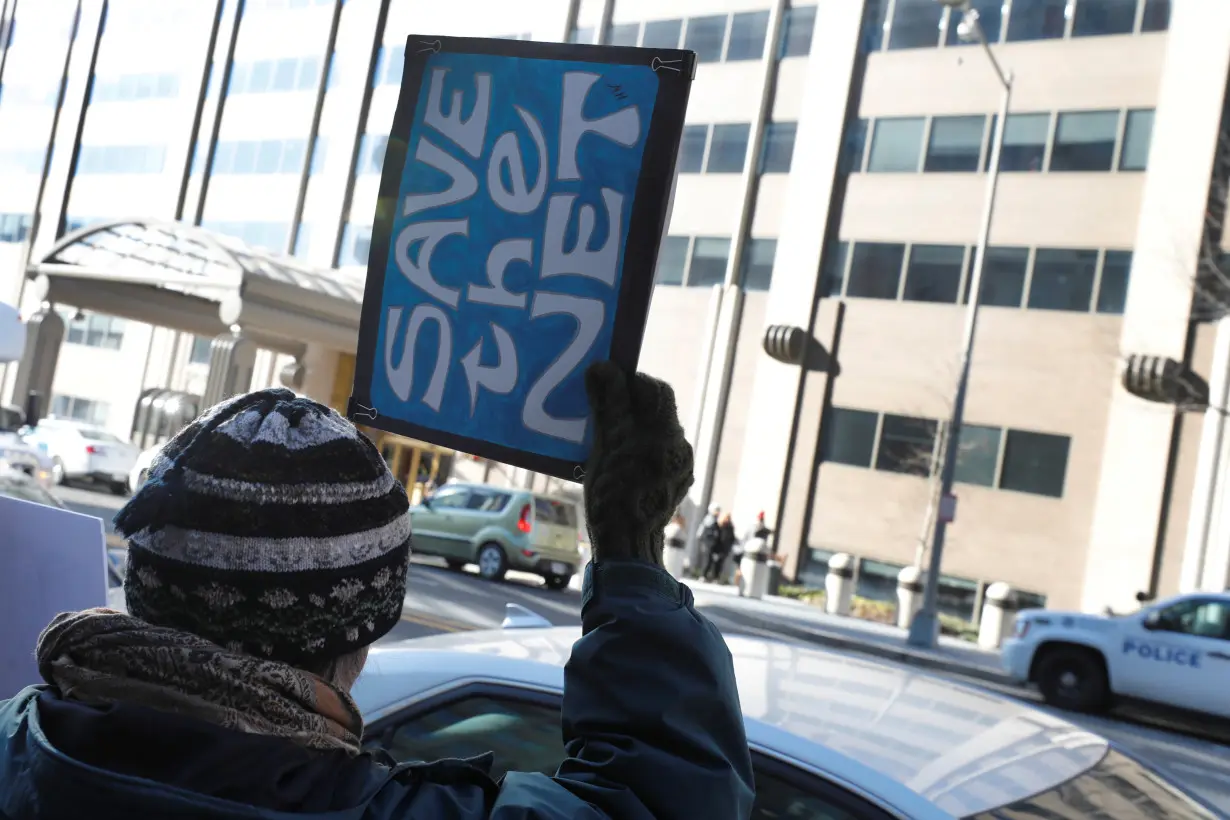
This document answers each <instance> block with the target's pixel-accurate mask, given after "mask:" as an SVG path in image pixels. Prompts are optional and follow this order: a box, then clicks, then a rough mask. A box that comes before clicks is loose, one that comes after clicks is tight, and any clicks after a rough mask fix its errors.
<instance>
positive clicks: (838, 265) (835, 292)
mask: <svg viewBox="0 0 1230 820" xmlns="http://www.w3.org/2000/svg"><path fill="white" fill-rule="evenodd" d="M849 255H850V243H849V242H829V243H827V244H826V245H825V246H824V258H823V260H822V261H821V263H820V288H821V295H822V296H841V291H842V289H843V287H844V286H845V283H846V258H847V257H848V256H849Z"/></svg>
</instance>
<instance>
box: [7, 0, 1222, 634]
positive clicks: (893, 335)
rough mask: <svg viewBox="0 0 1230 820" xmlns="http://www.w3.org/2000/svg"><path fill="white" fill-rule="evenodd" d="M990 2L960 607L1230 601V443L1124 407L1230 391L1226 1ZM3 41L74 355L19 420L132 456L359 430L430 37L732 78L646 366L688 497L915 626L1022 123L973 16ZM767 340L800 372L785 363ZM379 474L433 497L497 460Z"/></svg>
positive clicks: (953, 543) (675, 253) (663, 264)
mask: <svg viewBox="0 0 1230 820" xmlns="http://www.w3.org/2000/svg"><path fill="white" fill-rule="evenodd" d="M972 5H973V8H974V9H975V10H977V11H978V12H979V15H980V20H981V24H982V27H983V29H984V30H985V32H986V34H987V36H988V38H989V40H990V42H991V48H992V50H993V51H994V53H995V54H996V56H997V58H998V59H999V60H1000V62H1001V63H1002V65H1003V66H1004V67H1005V68H1006V69H1007V70H1010V71H1011V72H1012V75H1013V96H1012V100H1011V107H1010V114H1009V116H1008V118H1007V120H1006V123H1005V129H1004V141H1003V142H1004V145H1003V150H1002V154H1001V157H1000V163H999V168H1000V171H1001V174H1000V179H999V192H998V200H997V206H996V209H995V212H994V218H993V221H992V224H991V231H990V243H989V248H988V250H987V254H986V263H985V271H986V273H985V277H984V281H983V285H982V288H981V294H980V303H981V304H982V305H983V306H984V309H982V310H981V311H980V314H981V318H980V324H979V329H978V335H977V339H976V342H975V346H974V359H973V365H972V371H971V379H970V387H969V398H968V404H967V410H966V418H965V421H966V426H965V427H964V429H963V431H962V433H961V436H960V439H959V450H960V459H959V463H958V466H957V481H958V483H957V490H956V497H957V505H956V518H955V521H954V523H953V525H952V526H951V527H950V530H949V538H948V549H947V552H946V557H945V562H944V572H945V574H944V576H943V578H942V579H941V581H942V583H941V596H942V602H943V608H944V610H945V611H948V612H951V613H953V614H957V615H961V616H964V617H972V616H973V615H974V613H975V611H976V609H977V608H978V606H979V601H980V596H981V590H982V589H983V588H984V586H985V585H986V584H987V583H989V582H993V581H1006V582H1008V583H1010V584H1011V585H1012V586H1014V587H1015V588H1017V589H1019V590H1020V591H1021V593H1022V597H1023V599H1024V600H1025V601H1027V602H1033V603H1046V604H1047V605H1050V606H1062V607H1085V608H1090V609H1097V608H1101V607H1103V606H1107V605H1109V606H1114V607H1125V606H1131V605H1133V599H1134V596H1135V594H1136V593H1137V592H1138V591H1147V592H1152V593H1157V594H1166V593H1169V592H1173V591H1175V590H1177V589H1180V588H1184V589H1193V588H1218V589H1220V588H1224V587H1225V586H1226V583H1227V573H1228V568H1230V530H1228V529H1227V528H1226V526H1225V525H1223V524H1222V523H1220V519H1221V512H1220V509H1221V508H1220V504H1219V503H1217V501H1218V499H1219V498H1220V496H1221V495H1223V494H1224V493H1221V492H1220V491H1219V490H1218V489H1217V488H1219V487H1221V486H1222V483H1221V482H1222V481H1223V478H1222V472H1223V471H1224V469H1225V467H1224V466H1223V465H1225V464H1230V457H1227V458H1224V459H1223V458H1220V448H1221V444H1220V442H1221V441H1222V436H1221V421H1220V420H1221V419H1222V418H1223V416H1224V414H1222V413H1218V412H1216V411H1210V412H1200V409H1201V408H1199V407H1183V408H1179V409H1178V410H1176V408H1175V407H1174V406H1173V405H1171V404H1165V403H1158V402H1150V401H1146V400H1144V399H1142V398H1140V397H1138V396H1137V395H1134V394H1133V393H1131V392H1129V391H1127V390H1125V389H1124V388H1123V386H1122V385H1121V383H1120V373H1121V371H1122V369H1123V361H1124V359H1125V357H1127V356H1130V355H1135V354H1143V355H1152V356H1157V357H1162V358H1165V359H1171V360H1174V361H1175V362H1179V363H1182V364H1184V365H1185V366H1187V367H1189V368H1190V370H1191V371H1192V372H1193V373H1195V374H1198V375H1199V376H1200V377H1201V378H1203V379H1205V380H1207V382H1208V385H1209V386H1210V388H1211V389H1212V392H1213V393H1214V394H1217V393H1218V390H1219V389H1220V387H1221V386H1224V383H1225V381H1226V378H1227V374H1226V372H1225V371H1226V370H1227V368H1228V367H1230V331H1225V330H1223V331H1221V332H1220V334H1219V331H1218V328H1219V327H1220V326H1221V325H1219V324H1218V322H1217V321H1216V320H1217V319H1218V315H1219V314H1218V312H1217V311H1216V310H1210V309H1204V308H1202V307H1201V305H1202V302H1201V299H1200V298H1199V297H1200V294H1199V292H1197V293H1196V298H1194V297H1193V283H1194V281H1195V280H1196V278H1197V273H1198V271H1202V270H1205V269H1208V268H1209V267H1210V266H1212V265H1217V264H1220V261H1221V259H1222V257H1221V254H1222V253H1223V248H1225V247H1227V244H1226V242H1227V240H1228V239H1230V237H1224V236H1223V235H1222V231H1221V230H1220V221H1219V219H1220V217H1219V216H1218V215H1219V214H1221V213H1223V212H1224V209H1225V208H1224V206H1225V192H1226V187H1225V186H1226V178H1227V176H1226V169H1227V165H1230V162H1228V160H1230V137H1228V136H1227V127H1226V121H1227V97H1226V92H1227V83H1226V79H1227V73H1228V71H1230V3H1224V2H1221V0H1170V1H1168V0H974V2H973V3H972ZM4 8H5V13H4V17H3V20H4V22H5V28H6V31H7V36H6V37H5V38H0V42H6V41H7V43H8V46H7V48H6V49H5V51H4V52H3V54H4V56H3V57H2V58H0V59H2V60H3V62H2V63H0V66H2V67H0V72H2V73H0V180H2V183H0V287H2V288H3V289H4V290H3V293H4V296H3V298H4V299H5V300H6V301H15V300H16V299H17V298H18V290H19V288H20V290H21V298H22V299H23V303H22V304H23V307H24V308H25V309H26V311H27V313H32V312H33V311H34V310H36V309H37V308H38V304H39V300H45V301H49V302H53V303H54V304H55V305H56V309H57V310H60V311H62V315H63V316H64V318H65V321H66V322H67V331H66V335H65V338H64V343H63V344H62V345H61V347H60V349H59V351H58V358H57V357H56V356H54V355H51V354H47V355H43V356H42V358H39V356H33V360H32V361H31V362H30V363H29V364H28V366H27V367H26V368H25V375H23V374H22V373H19V372H18V371H19V370H21V368H17V367H10V368H8V370H9V372H8V373H7V374H6V381H5V391H6V392H5V393H4V394H3V395H4V396H5V397H6V398H9V400H10V401H16V402H17V403H20V401H21V398H22V397H24V396H25V395H26V392H27V390H28V388H30V387H31V386H39V385H42V384H43V382H40V381H39V379H40V378H41V379H43V380H44V381H46V378H47V376H48V374H49V373H50V371H51V367H52V365H51V364H50V363H49V362H52V361H58V366H55V368H54V377H53V382H52V383H51V386H50V391H49V392H50V393H51V401H50V408H49V409H50V410H51V411H53V412H55V413H57V414H60V415H67V416H70V417H73V418H79V419H82V420H87V421H93V422H97V423H100V424H103V425H105V426H107V427H108V428H109V429H111V430H113V431H114V432H116V433H121V434H124V435H128V434H130V433H133V432H137V433H143V432H146V431H147V430H149V429H150V427H151V425H153V426H154V427H156V426H157V424H156V423H155V422H157V421H158V419H159V418H160V416H159V415H158V413H156V412H154V410H155V409H156V408H154V405H155V404H158V406H159V407H163V406H165V407H167V408H171V407H174V408H178V411H177V412H179V413H180V414H181V415H183V414H188V415H190V413H189V412H188V410H187V409H185V408H189V409H195V408H196V407H197V406H199V405H200V404H201V403H202V402H204V401H207V400H209V399H210V398H216V397H217V396H219V395H224V394H226V393H227V392H229V391H233V390H236V389H244V388H247V387H249V386H253V387H259V386H263V385H268V384H276V383H285V384H289V385H291V386H294V387H295V388H296V389H298V390H300V391H302V392H305V393H307V394H309V395H312V396H314V397H316V398H318V399H321V400H323V401H327V402H330V403H332V404H333V405H334V406H337V407H342V406H343V405H344V401H345V398H346V396H347V395H348V388H349V381H350V378H351V373H352V368H353V355H352V353H353V348H354V337H355V329H356V328H357V317H358V305H359V301H360V300H361V294H362V282H363V275H364V270H365V268H364V265H365V262H366V259H367V254H368V250H369V245H370V236H371V233H370V231H371V223H372V215H373V213H374V211H375V208H376V196H377V188H378V185H379V171H380V168H381V163H382V160H383V153H384V147H385V143H386V140H387V132H388V127H389V124H390V123H391V120H392V114H393V110H394V107H395V104H396V98H397V92H398V83H399V81H400V74H401V60H402V57H403V55H404V51H403V49H404V48H405V39H406V37H407V36H408V35H410V34H415V33H439V34H465V35H471V36H484V37H506V38H516V39H532V40H563V39H570V40H572V41H574V42H601V43H608V44H618V45H639V46H644V47H650V48H677V47H683V48H688V49H691V50H693V51H695V52H696V53H697V56H698V60H699V67H698V70H697V75H696V79H695V83H694V85H693V89H692V95H691V102H690V105H689V109H688V112H687V127H686V130H685V133H684V136H683V142H682V146H681V149H680V154H679V159H678V172H679V175H678V179H677V182H676V189H675V194H674V209H673V213H672V218H671V221H670V225H669V230H668V234H669V235H668V236H667V237H666V239H665V240H664V242H663V245H662V249H661V255H660V260H659V264H658V270H657V282H658V284H657V286H656V288H655V293H654V300H653V306H652V310H651V314H650V318H649V325H648V329H647V332H646V338H645V344H644V352H643V358H642V369H643V370H645V371H647V372H649V373H651V374H654V375H657V376H659V377H662V378H665V379H667V380H668V381H670V382H671V383H672V384H674V386H675V388H676V392H677V395H678V399H679V405H680V410H681V416H682V419H683V422H684V424H685V426H686V427H687V428H688V430H689V433H690V434H691V436H692V437H693V440H694V442H695V447H696V455H697V465H698V467H697V482H696V486H695V487H694V489H693V491H692V495H691V498H690V502H691V504H692V505H699V506H701V507H703V506H706V505H707V504H709V503H717V504H720V505H721V506H722V507H723V508H725V509H729V510H731V511H732V512H733V515H734V519H735V523H736V525H737V526H740V527H742V526H746V525H748V524H750V523H751V522H752V520H753V518H754V517H755V515H756V513H757V512H759V511H761V510H763V511H765V512H766V513H767V515H768V519H769V522H770V525H780V532H779V534H778V546H779V549H780V551H781V552H782V554H783V555H784V556H785V557H786V559H787V561H786V574H787V575H788V576H790V577H794V578H797V579H798V580H799V581H801V582H804V583H808V584H813V585H815V584H821V583H822V581H823V575H824V572H825V567H826V564H827V560H828V557H830V556H831V555H832V554H834V553H837V552H847V553H850V554H852V555H854V556H856V557H857V558H858V559H859V561H858V567H859V570H858V573H859V580H858V588H859V591H860V593H861V594H864V595H867V596H869V597H887V598H891V597H892V595H893V589H894V587H895V584H896V575H897V572H898V571H899V570H900V569H901V568H902V567H904V566H906V565H908V564H911V563H913V562H915V561H916V560H918V558H919V556H920V553H921V550H922V548H923V547H924V546H925V544H926V543H927V542H928V539H929V522H930V521H931V516H932V515H933V514H934V511H933V509H932V508H933V506H934V504H933V503H932V502H933V500H934V495H935V494H934V486H935V482H934V481H932V480H930V479H929V478H928V474H929V472H930V471H931V464H932V454H933V451H934V449H935V446H934V445H935V438H936V435H937V431H938V430H940V429H942V424H943V420H944V419H946V418H947V417H948V416H949V415H950V413H951V409H952V396H953V391H954V385H955V382H956V378H957V372H958V367H959V361H958V354H959V348H960V343H961V333H962V325H963V318H964V315H965V302H966V300H967V299H968V296H969V294H968V283H969V278H970V272H971V266H972V263H973V258H974V247H975V245H976V244H977V240H978V235H979V226H980V223H981V219H982V215H983V209H984V201H985V194H986V189H987V176H988V175H987V170H988V166H989V163H990V154H991V149H992V135H993V133H994V125H995V123H994V120H995V112H996V111H997V110H998V109H999V105H1000V99H1001V88H1000V84H999V82H998V80H997V78H996V75H995V72H994V70H993V69H992V67H991V65H990V63H989V62H988V61H987V60H986V58H985V55H984V54H982V53H981V52H980V49H979V48H978V47H977V46H976V45H973V46H971V45H967V44H965V43H964V42H963V41H962V40H961V38H960V37H959V36H958V31H957V29H958V18H959V16H960V15H958V14H956V13H951V12H949V11H947V10H945V9H944V8H943V7H942V6H941V5H940V4H938V3H936V2H934V0H825V1H824V2H818V3H813V2H807V0H794V2H791V3H788V2H785V0H652V2H651V0H584V1H583V2H581V1H580V0H533V2H522V3H510V2H507V0H458V2H454V3H434V2H427V0H345V2H342V0H327V1H326V2H320V1H319V0H318V1H316V2H310V1H309V0H247V2H244V3H240V2H238V0H224V1H223V2H212V0H110V2H106V3H104V2H103V1H102V0H81V2H79V3H78V2H75V0H74V1H73V2H69V1H68V0H5V3H4ZM48 145H52V146H53V147H54V150H53V151H51V152H50V153H48V152H47V147H48ZM36 201H37V203H38V208H37V213H38V218H37V219H34V218H33V217H32V214H33V213H34V212H35V211H36V208H35V203H36ZM177 226H186V227H177ZM194 226H199V227H194ZM32 230H33V236H32V241H28V234H30V233H31V231H32ZM254 249H262V250H254ZM27 255H28V263H27V258H26V257H27ZM142 260H144V261H142ZM23 266H25V267H26V269H27V270H28V271H30V275H31V276H32V277H33V278H27V279H25V280H23V279H22V277H21V271H22V268H23ZM158 277H162V278H161V279H160V278H158ZM1206 278H1207V277H1206ZM23 282H24V284H23ZM201 283H204V284H201ZM1196 290H1197V291H1199V290H1200V289H1199V288H1196ZM183 292H187V293H190V294H191V297H186V296H184V294H183ZM1205 301H1206V302H1207V301H1208V300H1205ZM224 320H225V323H224ZM49 326H50V325H49ZM230 326H235V327H237V328H238V329H239V333H238V335H235V334H234V333H232V331H231V330H230ZM792 328H793V329H794V330H792ZM767 329H774V332H776V333H777V334H778V335H777V337H776V338H778V339H779V340H780V339H789V340H790V343H789V344H787V345H785V347H786V348H791V350H789V351H787V353H788V354H789V355H781V351H777V352H778V354H779V355H778V357H777V358H775V357H774V356H771V355H769V354H768V353H766V350H765V345H764V341H765V336H766V330H767ZM770 335H772V334H770ZM1219 340H1220V341H1219ZM792 346H794V347H792ZM1223 348H1224V350H1223ZM1219 351H1220V352H1219ZM794 354H798V356H797V357H795V358H793V359H792V358H791V357H792V356H793V355H794ZM30 357H31V356H30V354H28V358H30ZM211 362H212V365H211ZM1215 366H1216V368H1218V370H1219V371H1220V372H1213V370H1214V367H1215ZM142 396H145V397H146V399H147V400H146V402H145V404H144V405H142V404H141V402H140V401H139V400H140V399H141V397H142ZM142 407H145V408H147V409H146V410H142V409H141V408H142ZM168 412H169V411H168ZM164 415H166V414H164ZM170 415H174V413H170ZM166 424H167V425H172V422H170V421H167V422H166ZM381 441H382V446H383V447H384V448H385V450H386V453H388V454H389V457H390V458H391V459H396V461H397V465H398V470H399V472H400V473H401V474H402V476H403V477H404V478H406V479H407V480H409V483H411V484H413V483H414V480H413V479H416V478H418V477H420V476H425V475H427V474H429V473H431V472H432V471H433V470H434V472H435V474H437V475H439V474H442V472H446V471H447V470H448V469H450V468H451V469H455V468H456V466H457V465H459V464H460V463H461V462H462V461H464V459H461V458H460V457H455V456H454V455H453V454H450V453H448V452H447V451H442V450H439V448H431V447H424V446H420V445H418V444H416V443H413V442H406V441H403V440H397V439H394V438H393V437H382V438H381ZM1228 455H1230V454H1228ZM423 465H431V466H430V468H429V469H428V468H425V467H424V466H423ZM425 470H426V472H425ZM1226 523H1228V524H1230V519H1227V522H1226Z"/></svg>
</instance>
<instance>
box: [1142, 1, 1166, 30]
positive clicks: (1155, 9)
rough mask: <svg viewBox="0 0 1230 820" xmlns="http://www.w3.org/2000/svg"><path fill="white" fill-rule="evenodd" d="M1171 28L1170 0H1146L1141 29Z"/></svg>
mask: <svg viewBox="0 0 1230 820" xmlns="http://www.w3.org/2000/svg"><path fill="white" fill-rule="evenodd" d="M1168 28H1170V0H1145V13H1144V16H1143V17H1142V18H1141V21H1140V30H1141V31H1165V30H1166V29H1168Z"/></svg>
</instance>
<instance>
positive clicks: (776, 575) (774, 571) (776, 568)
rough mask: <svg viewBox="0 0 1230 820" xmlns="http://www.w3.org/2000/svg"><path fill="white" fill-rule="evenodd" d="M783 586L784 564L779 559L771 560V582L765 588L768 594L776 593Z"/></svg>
mask: <svg viewBox="0 0 1230 820" xmlns="http://www.w3.org/2000/svg"><path fill="white" fill-rule="evenodd" d="M781 586H782V565H781V563H780V562H778V561H772V560H771V561H769V583H768V587H767V588H766V589H765V594H766V595H776V594H777V592H778V590H779V589H781Z"/></svg>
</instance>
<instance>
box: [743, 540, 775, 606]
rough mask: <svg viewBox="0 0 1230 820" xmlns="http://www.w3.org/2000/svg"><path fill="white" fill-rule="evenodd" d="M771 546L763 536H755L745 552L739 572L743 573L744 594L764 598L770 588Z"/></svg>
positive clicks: (749, 596)
mask: <svg viewBox="0 0 1230 820" xmlns="http://www.w3.org/2000/svg"><path fill="white" fill-rule="evenodd" d="M769 558H770V553H769V548H768V545H767V544H765V541H764V539H763V538H754V539H752V540H751V542H749V543H748V545H747V548H746V549H745V550H744V552H743V560H742V561H741V562H740V563H739V572H740V573H741V574H742V575H743V594H744V595H745V596H746V597H748V598H763V597H764V596H765V593H766V592H767V591H768V588H769Z"/></svg>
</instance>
